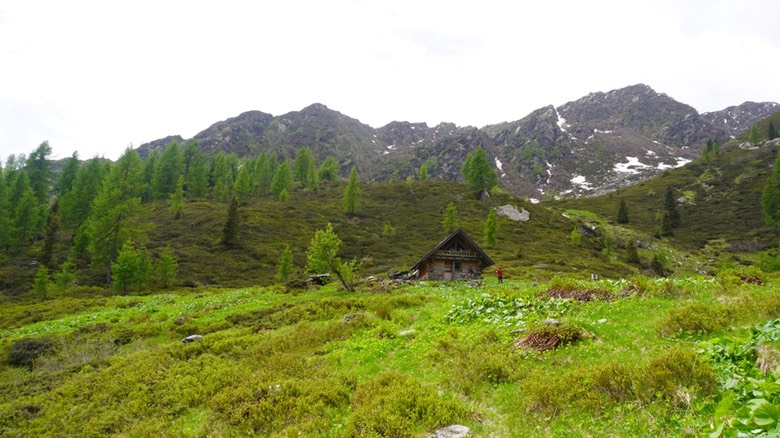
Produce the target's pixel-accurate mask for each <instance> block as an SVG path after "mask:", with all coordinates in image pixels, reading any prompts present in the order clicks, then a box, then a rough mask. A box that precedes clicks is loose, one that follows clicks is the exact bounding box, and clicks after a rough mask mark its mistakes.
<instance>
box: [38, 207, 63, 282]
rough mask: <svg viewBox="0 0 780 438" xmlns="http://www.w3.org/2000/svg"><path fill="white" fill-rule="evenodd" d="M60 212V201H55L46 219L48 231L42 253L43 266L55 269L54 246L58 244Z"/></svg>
mask: <svg viewBox="0 0 780 438" xmlns="http://www.w3.org/2000/svg"><path fill="white" fill-rule="evenodd" d="M59 210H60V209H59V199H55V200H54V203H52V206H51V208H49V215H48V217H47V218H46V229H45V232H44V237H43V250H42V251H41V264H43V265H44V266H46V267H49V268H54V266H53V263H54V260H53V258H54V246H55V245H56V243H57V233H59V231H60V211H59Z"/></svg>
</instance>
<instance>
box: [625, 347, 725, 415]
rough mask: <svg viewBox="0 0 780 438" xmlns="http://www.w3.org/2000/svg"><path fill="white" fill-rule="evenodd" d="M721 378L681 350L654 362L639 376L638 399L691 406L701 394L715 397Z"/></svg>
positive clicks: (655, 359)
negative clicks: (712, 394)
mask: <svg viewBox="0 0 780 438" xmlns="http://www.w3.org/2000/svg"><path fill="white" fill-rule="evenodd" d="M717 385H718V376H717V373H716V372H715V370H714V369H713V368H712V366H710V364H709V363H708V362H707V361H706V360H704V359H703V358H702V357H701V356H700V355H698V354H696V353H695V352H693V351H691V350H687V349H683V348H679V347H675V348H672V349H671V350H670V351H669V352H667V353H665V354H663V355H661V356H658V357H656V358H654V359H652V360H651V361H650V362H648V363H647V365H645V366H644V367H643V368H642V371H641V372H640V373H639V385H637V388H638V389H639V395H640V397H641V398H642V399H643V400H644V401H645V402H652V401H654V400H657V399H658V398H662V399H664V400H666V401H668V402H671V403H672V404H673V405H678V406H681V405H690V404H691V402H692V400H693V399H694V398H695V397H696V396H697V395H699V394H701V395H707V394H710V393H712V392H713V391H714V390H715V389H716V387H717Z"/></svg>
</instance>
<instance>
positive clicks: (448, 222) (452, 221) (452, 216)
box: [441, 202, 460, 234]
mask: <svg viewBox="0 0 780 438" xmlns="http://www.w3.org/2000/svg"><path fill="white" fill-rule="evenodd" d="M441 225H442V229H443V230H444V232H445V233H447V234H449V233H452V232H454V231H455V230H457V229H458V227H459V226H460V225H459V223H458V207H457V206H455V203H454V202H450V203H449V204H447V210H446V211H445V212H444V220H443V221H442V223H441Z"/></svg>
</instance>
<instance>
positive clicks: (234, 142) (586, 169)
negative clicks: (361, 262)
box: [139, 84, 777, 199]
mask: <svg viewBox="0 0 780 438" xmlns="http://www.w3.org/2000/svg"><path fill="white" fill-rule="evenodd" d="M776 106H777V104H775V103H762V104H754V103H750V102H748V103H745V104H742V105H740V106H738V107H729V108H727V109H725V110H723V111H719V112H714V113H707V114H704V115H701V114H699V113H698V112H697V111H696V110H695V109H694V108H692V107H690V106H689V105H685V104H682V103H680V102H677V101H675V100H674V99H672V98H670V97H669V96H667V95H665V94H660V93H657V92H655V91H654V90H653V89H652V88H650V87H648V86H646V85H642V84H639V85H633V86H630V87H625V88H621V89H618V90H613V91H610V92H607V93H601V92H598V93H591V94H589V95H587V96H584V97H582V98H580V99H578V100H575V101H572V102H568V103H566V104H564V105H561V106H559V107H557V108H556V107H554V106H552V105H550V106H547V107H543V108H539V109H537V110H535V111H533V112H531V113H530V114H529V115H527V116H525V117H523V118H522V119H520V120H517V121H514V122H507V123H501V124H497V125H490V126H486V127H484V128H481V129H477V128H474V127H457V126H455V125H454V124H450V123H442V124H439V125H437V126H435V127H429V126H428V125H427V124H425V123H410V122H392V123H389V124H387V125H385V126H383V127H381V128H376V129H375V128H372V127H370V126H368V125H365V124H363V123H361V122H360V121H358V120H356V119H353V118H351V117H348V116H345V115H343V114H341V113H339V112H337V111H333V110H331V109H329V108H327V107H326V106H325V105H321V104H314V105H311V106H308V107H306V108H304V109H303V110H301V111H293V112H290V113H287V114H284V115H281V116H272V115H270V114H266V113H262V112H260V111H250V112H246V113H243V114H241V115H239V116H237V117H234V118H231V119H227V120H225V121H222V122H218V123H215V124H214V125H212V126H211V127H209V128H208V129H206V130H205V131H203V132H201V133H199V134H197V135H196V136H195V137H194V138H193V139H191V140H198V141H200V142H201V147H202V148H203V150H204V151H207V152H209V153H210V154H216V153H217V152H219V151H221V152H224V153H229V152H233V153H236V154H238V155H239V156H254V155H257V154H259V153H260V152H261V151H263V150H267V151H275V152H276V153H277V155H278V156H280V157H282V158H294V157H295V154H296V153H297V151H298V149H300V148H301V147H304V146H308V147H310V148H311V149H312V152H313V153H314V155H315V157H316V158H317V159H318V160H323V159H324V158H325V157H327V156H334V157H335V158H336V159H337V160H338V161H339V162H340V164H341V169H342V175H346V173H347V172H348V171H349V169H350V168H351V167H352V166H356V167H357V168H358V170H359V171H360V173H361V177H362V178H363V179H365V180H376V181H388V180H401V179H405V178H407V177H409V176H416V175H417V172H418V170H419V168H420V166H421V165H422V164H423V163H426V164H427V166H428V171H429V175H430V176H431V177H432V178H445V179H449V180H455V181H459V180H461V179H462V177H461V175H460V168H461V165H462V164H463V162H464V160H465V158H466V155H467V154H468V153H470V152H472V151H473V150H474V149H476V148H477V147H482V148H484V149H485V150H486V151H487V152H488V154H489V155H490V156H491V157H493V159H494V160H495V166H496V171H497V173H498V175H499V181H500V185H501V186H502V187H503V188H504V189H506V190H509V191H511V192H513V193H515V194H518V195H522V196H528V197H530V198H537V199H538V198H541V197H542V196H545V195H550V194H554V195H562V196H588V195H594V194H599V193H604V192H607V191H610V190H614V189H616V188H619V187H623V186H626V185H628V184H631V183H634V182H637V181H640V180H643V179H646V178H649V177H651V176H653V175H656V174H658V173H659V172H662V171H663V170H665V169H668V168H671V167H676V166H680V165H683V164H685V163H686V162H688V161H689V160H691V159H693V158H695V157H697V156H699V155H700V153H701V148H702V147H703V146H704V145H705V144H706V142H707V141H708V140H710V139H715V140H717V141H719V142H720V143H724V142H725V141H727V140H728V139H729V138H730V137H731V136H732V135H734V134H733V133H734V132H736V130H738V129H747V128H749V127H750V126H751V125H752V124H753V123H756V122H757V121H759V120H761V119H763V118H764V117H766V115H767V113H768V112H770V111H771V112H773V111H772V110H773V109H775V107H776ZM719 120H720V122H719ZM170 140H177V141H183V140H182V139H181V138H180V137H167V138H166V139H161V140H157V141H155V142H152V143H147V144H145V145H142V146H141V147H140V148H139V151H141V152H142V153H144V154H145V153H148V152H149V151H150V150H151V149H156V148H162V147H164V145H165V144H167V143H168V141H170Z"/></svg>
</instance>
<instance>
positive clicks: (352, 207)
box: [344, 166, 360, 214]
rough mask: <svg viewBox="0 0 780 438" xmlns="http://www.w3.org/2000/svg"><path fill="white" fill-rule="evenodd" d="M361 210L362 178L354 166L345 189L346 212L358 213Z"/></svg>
mask: <svg viewBox="0 0 780 438" xmlns="http://www.w3.org/2000/svg"><path fill="white" fill-rule="evenodd" d="M359 211H360V180H359V178H358V172H357V169H356V168H355V167H354V166H353V167H352V170H351V171H350V172H349V181H347V188H346V189H345V190H344V213H346V214H357V213H358V212H359Z"/></svg>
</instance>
